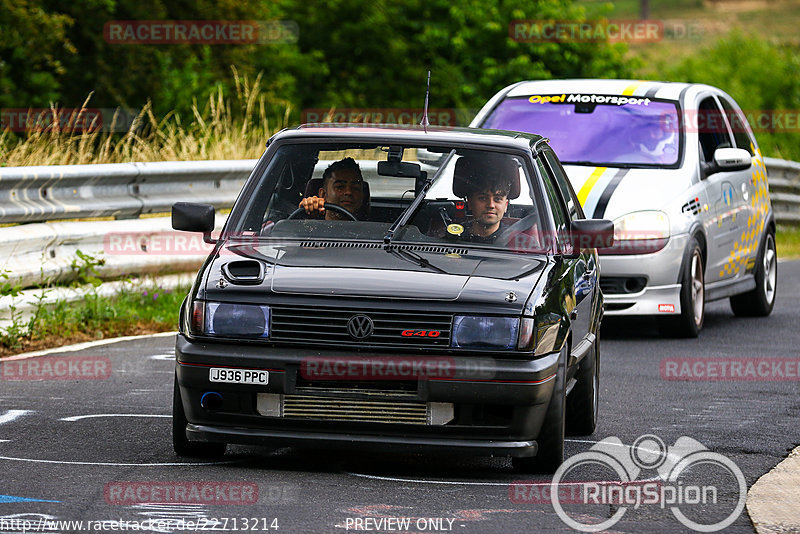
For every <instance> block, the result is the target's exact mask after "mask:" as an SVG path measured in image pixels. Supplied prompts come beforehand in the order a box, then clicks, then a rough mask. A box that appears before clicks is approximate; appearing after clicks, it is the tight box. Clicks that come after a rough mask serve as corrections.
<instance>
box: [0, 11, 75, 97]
mask: <svg viewBox="0 0 800 534" xmlns="http://www.w3.org/2000/svg"><path fill="white" fill-rule="evenodd" d="M72 22H73V21H72V19H71V18H70V17H67V16H64V15H61V14H58V13H54V12H52V11H49V10H46V9H45V8H44V6H42V2H40V1H36V0H0V108H25V107H29V106H32V107H47V106H48V104H49V102H50V101H52V100H55V99H57V98H59V97H60V95H61V91H60V89H61V87H60V86H59V83H58V79H59V77H61V76H62V75H64V74H65V69H64V66H63V63H62V58H63V57H64V56H68V55H70V54H72V53H73V52H74V48H73V46H72V43H71V42H70V41H69V38H68V37H67V32H68V29H69V26H70V25H71V23H72Z"/></svg>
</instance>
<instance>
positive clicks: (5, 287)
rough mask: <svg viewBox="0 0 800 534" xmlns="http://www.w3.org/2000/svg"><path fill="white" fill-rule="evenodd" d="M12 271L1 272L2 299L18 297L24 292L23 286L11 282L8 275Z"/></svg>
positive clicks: (0, 288)
mask: <svg viewBox="0 0 800 534" xmlns="http://www.w3.org/2000/svg"><path fill="white" fill-rule="evenodd" d="M10 272H11V271H2V272H0V297H7V296H11V297H16V296H17V295H19V292H20V291H22V286H21V285H19V284H12V283H11V282H9V277H8V273H10Z"/></svg>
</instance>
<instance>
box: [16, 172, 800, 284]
mask: <svg viewBox="0 0 800 534" xmlns="http://www.w3.org/2000/svg"><path fill="white" fill-rule="evenodd" d="M764 160H765V163H766V166H767V172H768V174H769V185H770V196H771V198H772V204H773V207H774V210H775V214H776V217H777V220H778V222H779V223H784V224H800V163H796V162H793V161H784V160H779V159H774V158H764ZM255 161H256V160H234V161H205V162H186V163H183V162H175V163H172V162H163V163H132V164H119V165H75V166H58V167H27V168H6V169H0V222H17V221H42V220H54V221H53V222H38V223H34V224H22V225H18V226H10V227H5V228H0V272H3V271H5V273H6V274H7V275H8V276H9V280H8V281H9V282H10V283H12V284H20V285H22V286H23V287H27V286H31V285H36V284H40V283H42V282H43V281H48V280H49V281H62V282H63V281H66V280H68V279H69V278H70V276H72V275H73V274H74V272H73V271H74V269H73V268H72V266H71V264H72V262H73V260H75V258H76V253H77V250H81V252H83V253H85V254H89V255H90V256H93V257H96V258H102V259H104V260H105V264H104V265H102V266H99V267H98V271H99V272H100V274H101V275H102V276H103V277H107V278H113V277H115V276H120V275H124V274H147V273H159V272H180V271H190V270H194V269H197V268H198V266H199V265H200V264H201V263H202V261H203V259H204V257H205V254H206V253H207V250H208V249H207V248H204V245H203V244H202V242H201V240H200V238H199V234H198V235H197V236H193V237H185V239H186V240H187V241H184V242H183V244H182V245H181V246H182V247H183V249H182V250H177V249H176V243H177V242H178V241H177V240H180V239H183V238H184V236H189V235H190V234H186V233H184V232H174V231H173V230H172V228H171V225H170V220H169V218H146V219H139V220H118V221H95V222H58V219H64V218H81V217H100V216H116V217H118V218H121V219H122V218H128V217H136V216H138V215H141V214H144V213H157V212H167V211H169V209H170V207H171V206H172V203H173V202H175V201H176V200H190V201H195V202H205V203H209V204H213V205H214V206H215V207H217V208H218V209H220V208H229V207H231V205H232V204H233V201H234V200H235V198H236V196H237V195H238V193H239V190H240V189H241V187H242V185H243V183H244V180H246V178H247V176H249V174H250V172H251V170H252V168H253V166H254V165H255ZM328 163H329V162H324V161H321V162H319V163H318V164H317V166H316V169H315V175H319V174H321V173H322V170H323V169H324V168H325V167H326V166H327V164H328ZM362 172H363V173H364V175H365V178H366V179H367V180H368V181H369V183H370V188H371V190H372V194H373V195H376V196H381V195H382V194H383V195H386V194H389V195H399V194H402V189H403V187H402V186H401V187H400V188H398V187H397V184H396V181H390V180H389V179H387V178H385V177H380V176H378V175H377V169H375V165H364V166H362ZM411 184H413V179H412V180H411ZM411 184H409V185H410V186H411V187H413V185H411ZM70 188H72V189H70ZM73 190H74V191H73ZM9 199H13V200H9ZM218 219H220V220H218V221H217V222H218V225H217V226H218V228H221V226H222V223H223V221H222V220H221V219H222V217H218ZM170 247H172V248H170Z"/></svg>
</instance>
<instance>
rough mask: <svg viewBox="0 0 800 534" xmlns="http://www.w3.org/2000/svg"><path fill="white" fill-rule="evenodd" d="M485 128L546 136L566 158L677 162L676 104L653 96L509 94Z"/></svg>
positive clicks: (578, 161) (599, 162)
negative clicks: (526, 95)
mask: <svg viewBox="0 0 800 534" xmlns="http://www.w3.org/2000/svg"><path fill="white" fill-rule="evenodd" d="M482 127H483V128H494V129H499V130H513V131H519V132H529V133H536V134H539V135H542V136H544V137H548V138H549V139H550V146H552V147H553V149H554V150H555V151H556V153H557V154H558V157H559V159H560V160H561V162H562V163H565V164H569V163H573V164H583V165H596V166H607V165H612V166H613V165H659V166H669V165H676V164H677V163H678V156H679V142H680V139H679V135H678V131H679V128H678V108H677V105H676V104H675V103H674V102H662V101H655V100H651V99H649V98H637V97H622V96H604V95H586V94H563V95H534V96H530V97H522V98H508V99H506V100H504V101H503V102H501V103H500V105H498V106H497V107H496V108H495V109H494V110H493V111H492V113H491V114H490V115H489V117H487V119H486V121H485V122H484V123H483V125H482Z"/></svg>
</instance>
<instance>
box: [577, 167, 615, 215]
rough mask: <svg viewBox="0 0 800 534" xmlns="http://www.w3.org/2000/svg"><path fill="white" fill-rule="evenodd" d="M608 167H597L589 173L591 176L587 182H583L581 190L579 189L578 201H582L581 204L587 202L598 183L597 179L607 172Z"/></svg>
mask: <svg viewBox="0 0 800 534" xmlns="http://www.w3.org/2000/svg"><path fill="white" fill-rule="evenodd" d="M607 168H608V167H597V168H596V169H595V170H594V172H592V174H590V175H589V178H587V179H586V183H584V184H583V187H581V190H580V191H578V202H580V203H581V206H584V205H585V204H586V199H587V198H588V197H589V193H590V192H591V191H592V188H593V187H594V184H596V183H597V180H599V179H600V176H602V175H603V173H604V172H606V169H607Z"/></svg>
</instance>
